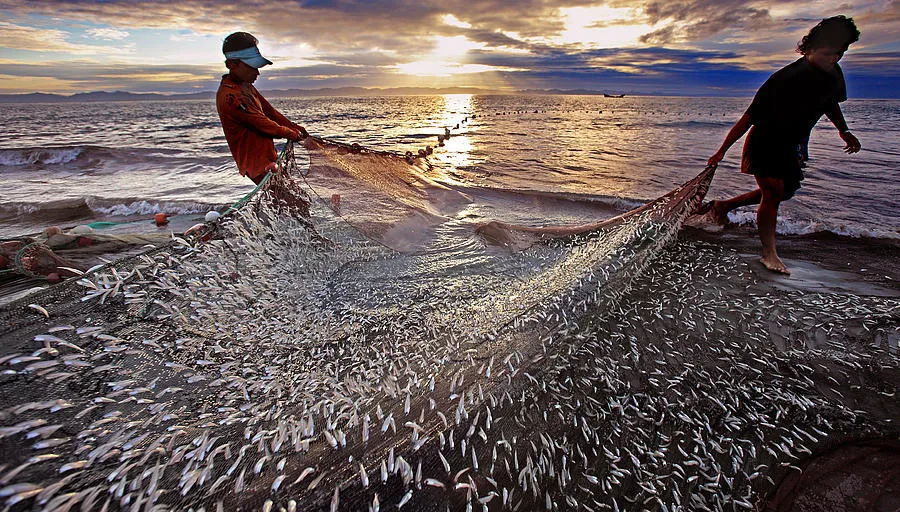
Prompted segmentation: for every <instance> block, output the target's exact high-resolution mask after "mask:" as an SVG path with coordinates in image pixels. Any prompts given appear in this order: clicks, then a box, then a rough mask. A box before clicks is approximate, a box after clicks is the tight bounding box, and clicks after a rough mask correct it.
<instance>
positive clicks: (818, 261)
mask: <svg viewBox="0 0 900 512" xmlns="http://www.w3.org/2000/svg"><path fill="white" fill-rule="evenodd" d="M679 237H680V238H683V239H685V240H690V241H698V242H706V243H711V244H715V245H721V246H724V247H727V248H729V249H732V250H734V251H735V252H736V253H738V255H739V256H740V258H741V259H742V260H744V261H746V262H747V264H748V265H749V267H750V269H751V270H752V271H753V273H754V274H755V275H756V277H757V278H758V279H759V281H760V284H759V285H760V286H761V285H762V283H766V284H767V285H768V286H771V287H773V288H777V289H786V290H800V291H805V292H810V293H851V294H854V295H872V296H880V297H895V298H897V297H900V268H898V267H897V265H896V262H897V261H900V241H894V240H886V239H871V238H851V237H846V236H841V235H837V234H834V233H827V232H826V233H814V234H809V235H779V236H778V238H777V243H778V254H779V256H781V259H782V260H783V261H784V262H785V264H786V265H787V266H788V268H789V269H790V270H791V275H790V276H785V275H782V274H778V273H776V272H772V271H769V270H767V269H766V268H765V267H763V266H762V264H761V263H760V262H759V258H760V242H759V238H758V234H757V231H756V229H755V228H750V227H745V226H726V227H725V228H724V229H723V230H722V231H719V232H709V231H705V230H702V229H698V228H692V227H683V228H682V229H681V232H680V233H679Z"/></svg>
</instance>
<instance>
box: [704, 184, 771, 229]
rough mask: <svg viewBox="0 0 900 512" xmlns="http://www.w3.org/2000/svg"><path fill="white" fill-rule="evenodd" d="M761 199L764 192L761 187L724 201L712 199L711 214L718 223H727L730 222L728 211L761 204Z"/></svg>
mask: <svg viewBox="0 0 900 512" xmlns="http://www.w3.org/2000/svg"><path fill="white" fill-rule="evenodd" d="M761 199H762V192H761V191H760V189H756V190H753V191H751V192H747V193H744V194H741V195H739V196H735V197H732V198H731V199H725V200H722V201H710V202H709V215H710V216H711V217H712V218H713V219H714V220H715V221H716V223H717V224H721V225H725V224H728V212H730V211H732V210H735V209H737V208H740V207H741V206H749V205H751V204H759V202H760V200H761Z"/></svg>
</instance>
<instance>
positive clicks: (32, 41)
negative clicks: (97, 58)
mask: <svg viewBox="0 0 900 512" xmlns="http://www.w3.org/2000/svg"><path fill="white" fill-rule="evenodd" d="M68 37H69V34H68V33H67V32H63V31H62V30H54V29H37V28H34V27H25V26H21V25H14V24H12V23H9V22H5V21H0V48H9V49H11V50H27V51H33V52H66V53H74V54H77V55H91V54H96V53H100V52H102V51H103V49H102V48H100V47H97V46H90V45H84V44H75V43H70V42H69V41H67V40H66V39H67V38H68Z"/></svg>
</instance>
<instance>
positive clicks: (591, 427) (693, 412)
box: [0, 182, 900, 511]
mask: <svg viewBox="0 0 900 512" xmlns="http://www.w3.org/2000/svg"><path fill="white" fill-rule="evenodd" d="M707 183H708V182H707ZM276 197H277V196H275V197H273V196H272V195H271V191H267V192H264V193H263V194H261V195H260V196H259V197H258V198H256V199H255V200H254V201H252V202H251V203H250V204H248V205H247V206H245V207H244V208H243V209H241V210H239V211H237V212H235V213H234V214H233V215H230V216H227V217H226V218H224V219H223V220H222V221H221V223H220V224H219V226H218V230H219V232H218V234H217V236H216V237H215V238H214V239H213V240H211V241H208V242H203V241H201V240H199V239H198V240H184V239H177V240H175V241H173V243H172V244H170V245H168V246H165V247H162V248H158V249H155V250H151V251H148V252H147V253H145V254H143V255H141V256H139V257H137V258H132V259H130V260H128V261H127V262H120V263H117V264H116V265H113V266H108V267H105V268H104V269H100V270H98V271H96V272H93V273H91V274H89V275H84V276H82V277H81V279H79V280H78V281H77V283H74V284H72V285H70V286H69V290H70V291H69V292H67V293H59V294H57V295H51V294H48V295H46V296H43V297H41V298H40V299H34V300H37V302H35V303H34V304H32V307H28V306H24V307H19V308H18V309H16V310H15V311H13V312H8V313H6V315H7V316H5V317H4V318H5V319H6V320H7V322H5V324H4V330H3V331H2V333H0V339H2V348H0V450H2V453H3V454H4V456H3V460H2V463H0V500H3V501H2V503H3V504H4V505H5V506H6V507H7V508H8V509H11V510H48V511H50V510H136V511H137V510H191V509H192V510H238V509H240V510H256V509H261V510H288V511H293V510H331V511H334V510H370V511H377V510H397V509H400V510H522V511H526V510H589V511H599V510H640V509H647V510H723V509H729V510H731V509H735V510H740V509H746V510H752V509H753V508H754V507H755V506H757V504H758V503H759V501H760V500H761V499H764V498H765V497H766V495H767V494H768V493H769V492H770V491H771V490H772V489H773V488H774V486H775V484H776V482H777V481H778V479H779V478H781V477H782V476H783V475H784V474H786V473H788V472H791V471H798V470H800V467H801V465H802V463H803V461H804V460H805V459H806V458H807V457H808V456H810V455H811V454H812V453H814V452H815V451H816V450H817V449H818V448H819V447H820V446H822V444H823V443H825V442H826V441H828V442H833V441H834V440H836V439H838V440H840V439H848V438H861V437H869V436H889V435H894V436H895V435H896V433H897V428H896V425H894V420H896V419H897V418H898V417H900V410H898V409H900V407H898V405H897V400H896V398H895V393H896V386H897V383H898V382H900V364H898V358H897V355H898V340H900V335H898V331H900V328H898V326H900V301H898V300H897V299H894V298H878V297H860V296H855V295H843V294H818V295H810V294H801V293H799V292H788V291H775V292H773V291H772V290H771V289H765V288H762V287H758V286H756V281H755V278H754V277H753V274H752V272H750V270H749V269H748V268H747V267H746V265H745V264H744V263H743V262H742V261H741V260H740V259H739V258H738V257H737V256H736V255H734V254H733V253H730V252H729V251H727V250H725V249H723V248H721V247H717V246H713V245H707V244H702V243H698V242H684V241H677V240H676V239H675V237H676V235H677V231H678V228H679V226H680V223H681V220H682V219H683V218H684V215H686V213H687V211H689V210H690V208H691V207H692V206H693V205H694V203H690V202H687V203H683V204H673V203H671V202H668V203H667V202H663V203H660V204H658V205H656V206H653V207H651V208H647V209H645V210H643V211H641V212H638V213H636V214H634V215H630V216H627V217H626V218H624V219H623V220H622V221H621V222H619V223H613V224H610V225H609V226H605V227H604V228H603V229H601V230H598V231H596V232H592V233H585V234H580V235H576V236H571V237H566V238H563V239H558V240H554V241H552V242H548V243H542V244H536V245H534V246H532V247H530V248H529V249H526V250H524V251H501V250H496V249H491V248H486V247H485V246H484V245H483V244H482V243H480V242H479V241H478V240H477V238H470V239H453V237H452V236H450V235H448V237H447V238H446V239H439V240H438V242H437V243H436V244H435V245H434V246H433V247H431V248H429V249H428V250H423V251H420V252H417V253H413V254H401V253H398V252H396V251H392V250H390V249H388V248H386V247H385V246H383V245H380V244H379V243H377V242H374V241H372V240H369V239H368V238H366V237H363V236H360V234H359V233H357V232H356V231H355V230H353V229H352V228H351V227H349V226H348V225H347V224H346V223H342V222H341V219H340V217H338V216H336V215H334V213H333V212H331V211H330V210H329V209H328V208H326V207H325V206H324V205H319V204H314V205H313V209H312V220H313V222H312V223H310V222H308V221H304V220H302V219H298V218H297V217H296V216H294V215H291V214H288V212H287V210H286V209H285V208H286V207H283V206H280V205H279V202H278V201H277V200H275V198H276ZM11 315H16V316H15V317H13V316H11ZM23 316H24V317H23ZM20 317H23V318H25V320H22V318H20ZM11 318H16V320H15V321H12V320H10V319H11ZM6 323H8V324H9V326H10V327H9V328H6V327H5V325H6Z"/></svg>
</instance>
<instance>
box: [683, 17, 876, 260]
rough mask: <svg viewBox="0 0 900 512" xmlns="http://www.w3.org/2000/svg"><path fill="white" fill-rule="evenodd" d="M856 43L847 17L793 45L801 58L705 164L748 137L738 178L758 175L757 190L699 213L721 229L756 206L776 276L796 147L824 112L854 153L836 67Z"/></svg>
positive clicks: (775, 78) (773, 81) (796, 176)
mask: <svg viewBox="0 0 900 512" xmlns="http://www.w3.org/2000/svg"><path fill="white" fill-rule="evenodd" d="M858 40H859V30H858V29H857V28H856V25H855V24H854V23H853V19H852V18H847V17H845V16H835V17H832V18H828V19H825V20H822V21H821V22H820V23H819V24H818V25H816V26H815V27H813V28H812V30H810V31H809V34H807V35H806V36H805V37H803V39H802V40H801V41H800V44H798V45H797V52H798V53H801V54H802V55H803V56H802V57H801V58H800V59H798V60H797V61H795V62H793V63H791V64H789V65H787V66H785V67H784V68H782V69H780V70H778V71H776V72H775V73H774V74H773V75H772V76H770V77H769V79H768V80H766V82H765V83H764V84H763V85H762V87H760V88H759V90H758V91H757V92H756V96H755V97H754V98H753V102H752V103H751V104H750V107H748V108H747V111H746V112H744V115H743V116H741V118H740V119H739V120H738V122H737V123H735V125H734V126H733V127H732V128H731V130H730V131H729V132H728V135H727V136H726V137H725V141H724V142H723V143H722V146H721V147H720V148H719V150H718V151H716V153H715V154H714V155H713V156H711V157H710V158H709V160H708V162H707V163H708V164H709V165H717V164H718V163H719V162H720V161H721V160H722V159H723V158H724V157H725V153H726V152H727V151H728V148H730V147H731V145H732V144H734V143H735V142H736V141H737V140H738V139H740V138H741V137H742V136H743V135H744V134H745V133H747V131H748V130H749V131H750V133H749V134H748V135H747V140H746V141H745V142H744V151H743V154H742V155H741V172H744V173H749V174H753V175H754V176H756V183H757V185H758V186H759V188H757V189H756V190H754V191H752V192H747V193H746V194H741V195H739V196H737V197H733V198H731V199H728V200H725V201H710V202H709V203H707V204H706V205H704V208H702V209H701V211H698V213H705V212H708V214H709V215H710V216H712V217H713V218H714V219H715V220H716V221H717V222H718V223H720V224H725V223H727V222H728V216H727V215H728V212H730V211H731V210H734V209H735V208H739V207H741V206H747V205H751V204H759V209H758V210H757V213H756V224H757V227H758V229H759V238H760V241H761V242H762V258H761V259H760V262H762V264H763V265H765V266H766V268H768V269H769V270H772V271H774V272H780V273H783V274H790V271H789V270H788V269H787V267H786V266H785V265H784V262H782V261H781V259H780V258H779V257H778V253H777V252H776V250H775V222H776V219H777V217H778V206H779V204H780V203H781V202H782V201H785V200H787V199H790V198H791V197H792V196H793V195H794V192H796V191H797V189H799V188H800V181H801V180H802V179H803V172H802V171H801V169H800V167H801V166H800V161H799V160H798V158H797V146H798V144H800V143H801V142H802V141H803V140H804V139H807V138H808V137H809V133H810V131H811V130H812V128H813V126H815V124H816V122H817V121H818V120H819V118H820V117H822V114H825V115H826V116H828V119H830V120H831V122H832V123H833V124H834V126H835V127H836V128H837V129H838V132H839V134H840V136H841V139H843V140H844V142H845V143H846V146H844V151H846V152H847V153H856V152H857V151H859V149H860V144H859V140H857V138H856V137H855V136H853V134H852V133H850V130H849V128H848V127H847V123H846V121H844V115H843V113H841V107H840V105H839V104H840V102H842V101H844V100H846V99H847V90H846V85H845V84H844V75H843V72H842V71H841V67H840V66H839V65H838V63H837V62H838V61H839V60H840V59H841V57H843V56H844V52H846V51H847V48H848V47H849V46H850V45H851V44H852V43H855V42H856V41H858Z"/></svg>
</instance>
